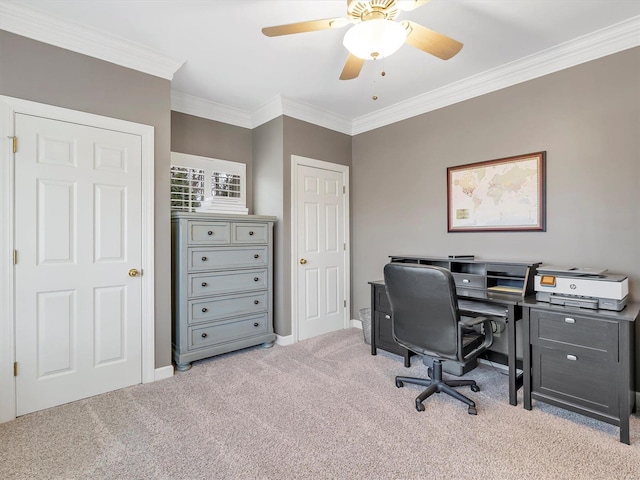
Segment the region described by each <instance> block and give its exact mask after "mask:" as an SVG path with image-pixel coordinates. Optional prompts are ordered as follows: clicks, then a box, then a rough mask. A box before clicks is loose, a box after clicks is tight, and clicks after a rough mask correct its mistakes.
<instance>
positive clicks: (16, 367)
mask: <svg viewBox="0 0 640 480" xmlns="http://www.w3.org/2000/svg"><path fill="white" fill-rule="evenodd" d="M13 376H14V377H17V376H18V362H13Z"/></svg>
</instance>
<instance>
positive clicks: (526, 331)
mask: <svg viewBox="0 0 640 480" xmlns="http://www.w3.org/2000/svg"><path fill="white" fill-rule="evenodd" d="M530 313H531V309H530V308H528V307H524V308H523V309H522V328H523V330H522V347H523V349H524V352H523V354H522V370H523V372H522V376H523V381H524V408H525V410H531V339H530V338H529V337H530V335H531V333H530V332H531V330H530V328H529V326H530V325H531V320H530V318H531V317H530Z"/></svg>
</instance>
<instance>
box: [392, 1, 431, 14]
mask: <svg viewBox="0 0 640 480" xmlns="http://www.w3.org/2000/svg"><path fill="white" fill-rule="evenodd" d="M430 1H431V0H396V6H397V7H398V9H399V10H402V11H403V12H410V11H411V10H415V9H416V8H418V7H421V6H423V5H426V4H427V3H429V2H430Z"/></svg>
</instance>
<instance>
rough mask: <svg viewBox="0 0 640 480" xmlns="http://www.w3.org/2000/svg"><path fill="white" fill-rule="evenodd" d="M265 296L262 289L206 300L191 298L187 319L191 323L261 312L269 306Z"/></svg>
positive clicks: (265, 293)
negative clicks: (260, 290)
mask: <svg viewBox="0 0 640 480" xmlns="http://www.w3.org/2000/svg"><path fill="white" fill-rule="evenodd" d="M267 298H268V297H267V292H266V291H264V292H256V293H251V294H245V295H233V296H222V297H216V298H213V299H207V300H191V301H189V312H188V315H189V317H188V320H187V321H188V323H189V325H192V324H195V323H203V322H211V321H217V320H220V319H223V318H227V317H238V316H240V315H248V314H252V313H257V312H261V311H264V310H266V309H267V308H268V306H269V305H268V303H267V302H268V300H267Z"/></svg>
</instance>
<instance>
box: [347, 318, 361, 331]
mask: <svg viewBox="0 0 640 480" xmlns="http://www.w3.org/2000/svg"><path fill="white" fill-rule="evenodd" d="M349 326H350V327H351V328H359V329H360V330H362V322H361V321H360V320H356V319H355V318H352V319H351V320H349Z"/></svg>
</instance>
